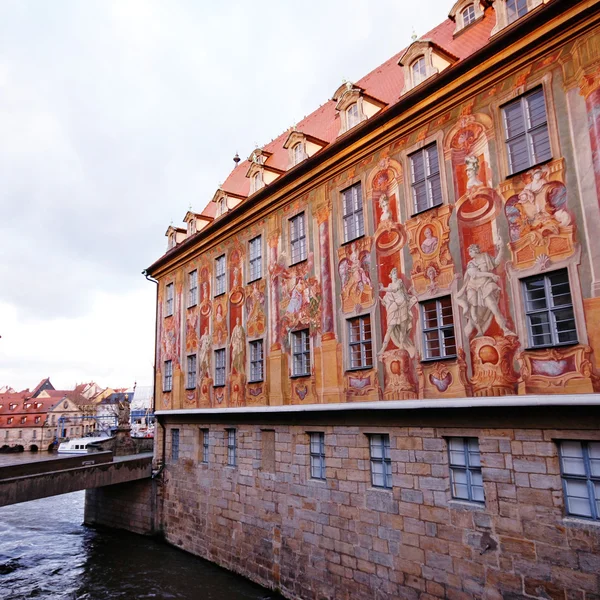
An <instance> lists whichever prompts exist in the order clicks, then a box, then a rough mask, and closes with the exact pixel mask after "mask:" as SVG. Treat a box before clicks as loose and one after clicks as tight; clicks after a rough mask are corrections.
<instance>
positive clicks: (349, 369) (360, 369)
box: [346, 365, 373, 373]
mask: <svg viewBox="0 0 600 600" xmlns="http://www.w3.org/2000/svg"><path fill="white" fill-rule="evenodd" d="M371 369H373V365H367V366H364V367H349V368H348V369H346V373H356V372H357V371H359V372H360V371H370V370H371Z"/></svg>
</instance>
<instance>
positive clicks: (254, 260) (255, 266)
mask: <svg viewBox="0 0 600 600" xmlns="http://www.w3.org/2000/svg"><path fill="white" fill-rule="evenodd" d="M248 247H249V250H250V252H249V253H248V254H249V257H250V258H249V263H250V282H252V281H256V280H257V279H260V278H261V277H262V239H261V236H260V235H258V236H256V237H255V238H254V239H252V240H250V241H249V242H248Z"/></svg>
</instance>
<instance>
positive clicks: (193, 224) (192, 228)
mask: <svg viewBox="0 0 600 600" xmlns="http://www.w3.org/2000/svg"><path fill="white" fill-rule="evenodd" d="M194 233H196V219H192V220H191V221H190V235H194Z"/></svg>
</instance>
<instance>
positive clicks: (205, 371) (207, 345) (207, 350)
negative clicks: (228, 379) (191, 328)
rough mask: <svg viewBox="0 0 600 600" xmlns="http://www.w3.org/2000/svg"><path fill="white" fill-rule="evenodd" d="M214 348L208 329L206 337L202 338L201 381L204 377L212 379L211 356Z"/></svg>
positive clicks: (205, 333) (200, 353)
mask: <svg viewBox="0 0 600 600" xmlns="http://www.w3.org/2000/svg"><path fill="white" fill-rule="evenodd" d="M211 348H212V337H211V336H210V334H209V333H208V329H207V330H206V331H205V332H204V335H203V336H202V337H201V338H200V352H199V355H200V356H199V359H200V360H199V363H200V373H199V375H200V379H202V377H203V376H204V375H206V377H210V354H211Z"/></svg>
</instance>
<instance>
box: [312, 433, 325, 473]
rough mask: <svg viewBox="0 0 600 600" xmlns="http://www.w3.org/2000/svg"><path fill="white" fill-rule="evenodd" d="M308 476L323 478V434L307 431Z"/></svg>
mask: <svg viewBox="0 0 600 600" xmlns="http://www.w3.org/2000/svg"><path fill="white" fill-rule="evenodd" d="M308 435H309V439H310V476H311V477H312V479H325V434H324V433H322V432H314V433H309V434H308Z"/></svg>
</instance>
